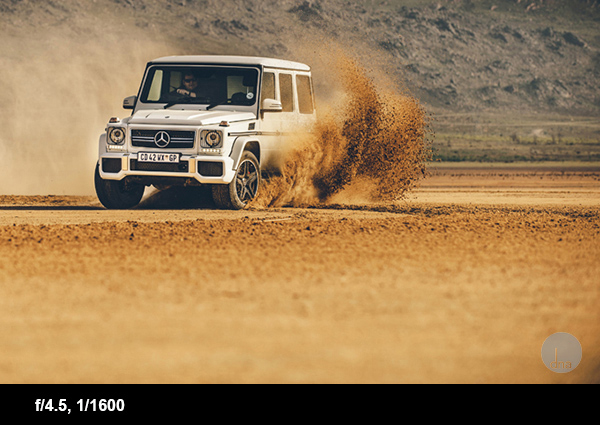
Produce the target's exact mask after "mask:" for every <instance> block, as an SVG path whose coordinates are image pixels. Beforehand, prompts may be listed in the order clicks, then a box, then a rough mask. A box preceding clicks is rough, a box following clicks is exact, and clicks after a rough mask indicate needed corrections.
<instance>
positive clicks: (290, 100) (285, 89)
mask: <svg viewBox="0 0 600 425" xmlns="http://www.w3.org/2000/svg"><path fill="white" fill-rule="evenodd" d="M279 92H280V93H281V106H282V107H283V112H292V111H293V110H294V88H293V86H292V74H279Z"/></svg>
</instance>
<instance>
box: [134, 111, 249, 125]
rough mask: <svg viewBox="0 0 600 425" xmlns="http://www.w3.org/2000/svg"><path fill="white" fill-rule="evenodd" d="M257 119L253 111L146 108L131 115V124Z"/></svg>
mask: <svg viewBox="0 0 600 425" xmlns="http://www.w3.org/2000/svg"><path fill="white" fill-rule="evenodd" d="M255 119H256V115H255V114H253V113H252V112H234V111H189V110H188V111H174V110H171V109H158V110H156V109H146V110H141V111H137V112H136V113H135V114H134V115H133V116H131V118H130V119H129V124H162V125H168V124H178V125H213V124H219V123H220V122H221V121H228V122H235V121H246V120H255Z"/></svg>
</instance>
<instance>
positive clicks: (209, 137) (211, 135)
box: [202, 130, 223, 148]
mask: <svg viewBox="0 0 600 425" xmlns="http://www.w3.org/2000/svg"><path fill="white" fill-rule="evenodd" d="M222 140H223V137H222V136H221V132H220V131H215V130H212V131H207V132H206V133H204V137H202V145H204V146H205V147H207V148H218V147H219V146H220V145H221V141H222Z"/></svg>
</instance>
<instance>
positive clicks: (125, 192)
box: [94, 164, 146, 210]
mask: <svg viewBox="0 0 600 425" xmlns="http://www.w3.org/2000/svg"><path fill="white" fill-rule="evenodd" d="M94 186H95V187H96V195H97V196H98V199H99V200H100V203H101V204H102V205H104V207H105V208H107V209H109V210H125V209H129V208H133V207H135V206H136V205H137V204H139V203H140V201H141V200H142V196H144V190H145V189H146V187H145V186H143V185H141V184H127V182H126V181H125V180H121V181H116V180H104V179H102V177H100V164H96V172H95V175H94Z"/></svg>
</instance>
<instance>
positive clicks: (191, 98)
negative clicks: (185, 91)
mask: <svg viewBox="0 0 600 425" xmlns="http://www.w3.org/2000/svg"><path fill="white" fill-rule="evenodd" d="M193 99H194V98H193V97H182V98H181V99H178V100H173V101H172V102H169V103H167V104H166V105H165V107H164V109H168V108H170V107H171V106H175V105H179V104H182V103H190V102H191V101H192V100H193Z"/></svg>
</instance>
